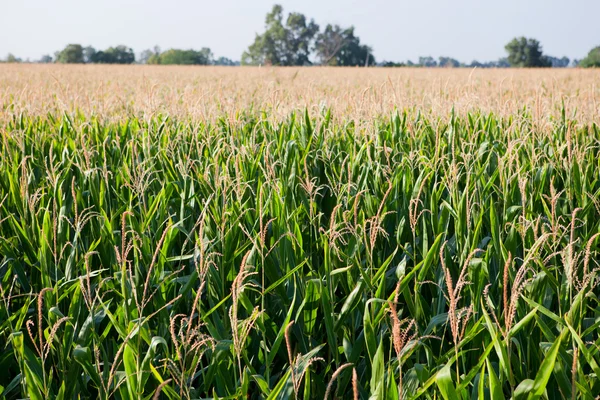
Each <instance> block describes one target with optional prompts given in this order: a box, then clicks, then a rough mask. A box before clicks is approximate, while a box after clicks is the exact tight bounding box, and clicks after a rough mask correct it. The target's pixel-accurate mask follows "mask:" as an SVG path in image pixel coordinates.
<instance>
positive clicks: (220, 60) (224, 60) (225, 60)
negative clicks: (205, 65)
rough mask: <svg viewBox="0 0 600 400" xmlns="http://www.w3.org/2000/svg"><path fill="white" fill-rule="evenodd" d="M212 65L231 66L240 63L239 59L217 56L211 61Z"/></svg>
mask: <svg viewBox="0 0 600 400" xmlns="http://www.w3.org/2000/svg"><path fill="white" fill-rule="evenodd" d="M213 65H224V66H227V67H233V66H236V65H240V62H239V61H233V60H231V59H229V58H227V57H219V58H217V59H216V60H214V61H213Z"/></svg>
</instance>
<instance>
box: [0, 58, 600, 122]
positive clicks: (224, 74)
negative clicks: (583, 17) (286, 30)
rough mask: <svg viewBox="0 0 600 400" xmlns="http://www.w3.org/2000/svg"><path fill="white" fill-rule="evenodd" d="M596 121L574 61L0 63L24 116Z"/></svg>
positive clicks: (10, 96)
mask: <svg viewBox="0 0 600 400" xmlns="http://www.w3.org/2000/svg"><path fill="white" fill-rule="evenodd" d="M563 102H564V104H565V106H566V108H567V110H568V112H569V113H574V112H575V111H576V112H577V120H578V121H580V122H582V123H585V122H590V121H598V118H599V116H600V74H599V73H598V71H595V70H584V69H547V70H519V69H500V70H491V69H488V70H485V69H475V70H468V69H419V68H395V69H389V68H368V69H365V68H325V67H315V68H270V67H262V68H257V67H244V68H231V67H186V66H171V67H167V66H162V67H161V66H100V65H83V66H65V65H1V64H0V104H1V105H2V106H3V109H4V110H5V111H4V112H5V113H6V112H7V111H6V107H7V105H8V104H13V105H14V107H15V108H14V109H11V110H10V111H8V112H9V113H15V112H20V111H25V112H26V113H27V114H28V115H35V114H45V113H47V112H54V111H57V110H59V111H62V110H67V111H73V110H74V109H78V110H80V111H81V112H83V113H85V114H88V115H89V114H95V115H101V116H103V117H109V116H131V115H135V116H139V115H141V114H143V115H146V116H149V115H153V114H155V113H163V114H168V115H171V116H184V117H185V118H190V117H193V118H199V119H211V118H214V117H216V116H218V117H221V116H224V115H227V116H229V117H234V116H235V115H236V114H237V113H239V112H240V110H246V111H248V110H254V111H255V112H258V111H265V112H266V113H267V115H268V116H270V117H275V118H284V117H287V116H289V113H290V112H291V111H292V110H298V109H302V108H304V107H306V108H308V109H309V110H310V111H311V112H319V111H320V109H322V108H331V109H332V111H334V115H335V116H336V118H343V119H357V118H358V119H367V120H368V119H371V118H373V116H375V115H386V114H389V113H391V112H392V111H393V110H394V109H396V108H399V109H413V110H419V111H420V112H422V113H425V114H427V115H438V116H443V115H448V114H449V112H450V110H451V109H452V107H454V109H455V111H456V112H457V113H459V114H464V113H465V112H467V111H474V110H476V111H481V112H486V113H487V112H492V113H494V114H496V115H500V116H506V115H516V114H518V113H519V112H520V111H521V110H522V109H523V108H524V107H527V108H528V109H529V110H530V112H531V114H532V117H533V118H534V119H537V120H547V118H548V117H549V116H556V115H559V114H560V111H561V108H562V104H563Z"/></svg>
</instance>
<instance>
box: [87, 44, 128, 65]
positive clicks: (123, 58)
mask: <svg viewBox="0 0 600 400" xmlns="http://www.w3.org/2000/svg"><path fill="white" fill-rule="evenodd" d="M134 61H135V54H134V53H133V50H132V49H131V48H129V47H127V46H122V45H121V46H117V47H109V48H108V49H106V50H104V51H98V52H95V53H94V54H93V55H92V57H91V62H93V63H97V64H132V63H133V62H134Z"/></svg>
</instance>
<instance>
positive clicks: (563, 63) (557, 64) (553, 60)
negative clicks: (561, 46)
mask: <svg viewBox="0 0 600 400" xmlns="http://www.w3.org/2000/svg"><path fill="white" fill-rule="evenodd" d="M546 59H547V60H548V61H549V62H550V66H551V67H552V68H566V67H568V66H569V64H570V63H571V60H570V59H569V57H562V58H558V57H552V56H546Z"/></svg>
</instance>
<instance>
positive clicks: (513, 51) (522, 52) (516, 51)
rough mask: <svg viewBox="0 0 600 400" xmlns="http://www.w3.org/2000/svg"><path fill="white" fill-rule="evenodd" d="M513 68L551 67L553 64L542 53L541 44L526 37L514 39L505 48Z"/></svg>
mask: <svg viewBox="0 0 600 400" xmlns="http://www.w3.org/2000/svg"><path fill="white" fill-rule="evenodd" d="M504 48H505V49H506V51H507V53H508V62H509V63H510V66H511V67H526V68H534V67H550V66H551V63H550V60H548V58H546V57H544V55H543V53H542V46H541V45H540V42H539V41H537V40H535V39H528V38H525V37H523V36H522V37H520V38H514V39H513V40H511V41H510V42H509V43H508V44H507V45H506V46H505V47H504Z"/></svg>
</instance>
